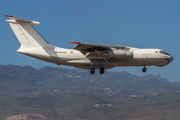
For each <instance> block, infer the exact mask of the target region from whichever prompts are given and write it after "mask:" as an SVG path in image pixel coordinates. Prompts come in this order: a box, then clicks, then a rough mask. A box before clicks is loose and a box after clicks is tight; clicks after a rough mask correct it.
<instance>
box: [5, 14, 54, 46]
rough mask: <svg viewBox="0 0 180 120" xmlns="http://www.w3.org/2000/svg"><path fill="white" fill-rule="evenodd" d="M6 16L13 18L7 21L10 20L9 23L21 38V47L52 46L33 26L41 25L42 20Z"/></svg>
mask: <svg viewBox="0 0 180 120" xmlns="http://www.w3.org/2000/svg"><path fill="white" fill-rule="evenodd" d="M6 17H9V18H11V19H12V20H6V21H7V22H9V25H10V26H11V28H12V30H13V32H14V33H15V35H16V37H17V39H18V40H19V42H20V44H21V48H29V47H52V45H50V44H49V43H48V42H47V41H46V40H44V38H43V37H42V36H41V35H40V34H39V33H38V32H37V31H36V29H35V28H34V27H33V26H32V25H40V24H41V23H40V22H36V21H29V20H24V19H21V18H17V17H13V16H9V15H6Z"/></svg>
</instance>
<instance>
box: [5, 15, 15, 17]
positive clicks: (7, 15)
mask: <svg viewBox="0 0 180 120" xmlns="http://www.w3.org/2000/svg"><path fill="white" fill-rule="evenodd" d="M4 16H5V17H13V16H11V15H4Z"/></svg>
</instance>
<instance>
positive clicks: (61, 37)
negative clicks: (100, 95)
mask: <svg viewBox="0 0 180 120" xmlns="http://www.w3.org/2000/svg"><path fill="white" fill-rule="evenodd" d="M4 15H13V16H16V17H20V18H23V19H27V20H34V21H39V22H41V25H38V26H35V28H36V29H37V30H38V31H39V32H40V33H41V35H42V36H43V37H44V38H45V39H46V40H47V41H48V42H49V43H51V44H53V45H56V46H58V47H64V48H73V46H74V45H72V44H69V42H73V41H74V42H76V41H77V42H86V43H100V44H119V45H125V46H131V47H138V48H159V49H162V50H164V51H166V52H167V53H169V54H171V55H172V56H173V57H174V58H175V59H174V61H173V62H171V63H170V64H169V65H167V66H165V67H155V66H152V67H147V72H146V73H142V71H141V69H142V67H139V68H137V67H116V68H114V69H111V70H110V71H119V72H120V71H127V72H129V73H131V74H135V75H138V76H145V75H148V74H154V75H157V74H161V77H162V78H166V79H168V80H169V81H178V82H180V53H179V52H180V1H179V0H111V1H110V0H89V1H88V0H51V1H49V0H3V1H1V2H0V25H1V26H0V46H1V47H0V51H1V58H0V64H3V65H9V64H13V65H31V66H33V67H35V68H41V67H43V66H52V67H63V68H70V69H73V67H65V66H58V65H55V64H52V63H46V62H43V61H40V60H36V59H34V58H30V57H28V56H25V55H22V54H19V53H17V52H16V50H17V49H18V48H19V47H20V44H19V42H18V40H17V38H16V37H15V35H14V33H13V32H12V30H11V28H10V26H9V25H8V23H7V22H6V21H5V20H7V19H8V18H6V17H4ZM96 74H99V71H97V72H96ZM96 74H95V75H96Z"/></svg>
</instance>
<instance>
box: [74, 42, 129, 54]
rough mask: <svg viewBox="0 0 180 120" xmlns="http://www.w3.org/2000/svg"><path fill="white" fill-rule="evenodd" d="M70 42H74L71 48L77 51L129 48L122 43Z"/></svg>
mask: <svg viewBox="0 0 180 120" xmlns="http://www.w3.org/2000/svg"><path fill="white" fill-rule="evenodd" d="M70 43H71V44H76V46H75V47H74V48H73V49H75V50H79V51H81V52H82V51H85V52H94V51H99V52H103V51H107V50H110V49H113V48H114V49H129V48H128V47H126V46H122V45H106V44H93V43H81V42H70Z"/></svg>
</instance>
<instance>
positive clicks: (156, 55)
mask: <svg viewBox="0 0 180 120" xmlns="http://www.w3.org/2000/svg"><path fill="white" fill-rule="evenodd" d="M37 51H38V52H37ZM129 51H132V52H133V57H132V58H117V57H116V58H115V57H103V56H100V55H98V54H97V53H94V54H90V55H84V54H83V53H82V52H80V51H77V50H73V49H64V48H59V47H52V48H42V47H35V48H34V47H33V48H28V49H27V48H25V49H21V48H20V49H19V50H18V52H19V53H22V54H25V55H28V56H31V57H34V58H37V59H40V60H43V61H47V62H51V63H56V64H58V65H68V66H74V67H78V68H83V69H90V67H91V66H92V65H93V66H94V67H95V68H96V69H99V68H100V67H101V66H103V67H104V68H105V69H108V68H113V67H115V66H151V65H155V66H160V67H161V66H165V65H167V64H168V63H170V62H171V61H172V60H173V57H172V56H170V55H168V54H162V53H160V51H162V50H160V49H138V48H131V49H130V50H129ZM105 59H106V60H105Z"/></svg>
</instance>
